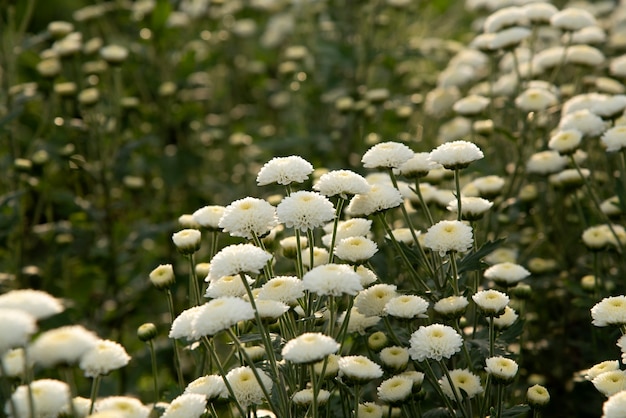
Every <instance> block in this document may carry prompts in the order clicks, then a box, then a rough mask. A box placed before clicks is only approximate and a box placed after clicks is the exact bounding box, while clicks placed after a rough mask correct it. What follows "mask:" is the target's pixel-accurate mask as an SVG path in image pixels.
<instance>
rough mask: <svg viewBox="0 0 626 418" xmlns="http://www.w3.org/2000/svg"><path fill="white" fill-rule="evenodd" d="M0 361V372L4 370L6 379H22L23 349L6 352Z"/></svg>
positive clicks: (0, 357)
mask: <svg viewBox="0 0 626 418" xmlns="http://www.w3.org/2000/svg"><path fill="white" fill-rule="evenodd" d="M0 361H2V367H3V369H2V370H4V372H5V373H6V376H7V377H19V378H22V377H23V376H24V364H25V363H24V361H25V358H24V349H23V348H14V349H12V350H8V351H7V352H6V353H4V355H2V356H0ZM31 363H32V362H31ZM30 366H32V364H30Z"/></svg>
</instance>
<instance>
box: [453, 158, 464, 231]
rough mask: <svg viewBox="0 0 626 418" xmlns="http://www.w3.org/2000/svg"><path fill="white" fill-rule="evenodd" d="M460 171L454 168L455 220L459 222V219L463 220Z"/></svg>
mask: <svg viewBox="0 0 626 418" xmlns="http://www.w3.org/2000/svg"><path fill="white" fill-rule="evenodd" d="M460 177H461V171H460V169H459V168H457V167H455V168H454V186H455V188H456V210H457V215H456V220H457V221H459V222H461V219H462V218H463V216H462V214H461V205H462V203H461V180H460Z"/></svg>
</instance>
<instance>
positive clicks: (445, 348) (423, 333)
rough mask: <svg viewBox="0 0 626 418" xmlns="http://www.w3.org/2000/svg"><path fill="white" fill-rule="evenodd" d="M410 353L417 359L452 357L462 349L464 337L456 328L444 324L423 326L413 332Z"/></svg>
mask: <svg viewBox="0 0 626 418" xmlns="http://www.w3.org/2000/svg"><path fill="white" fill-rule="evenodd" d="M410 345H411V346H410V348H409V354H411V358H412V359H414V360H417V361H424V360H437V361H439V360H441V359H443V358H446V359H448V358H450V357H452V356H453V355H454V354H455V353H458V352H459V351H460V350H461V346H462V345H463V338H462V337H461V336H460V335H459V333H458V332H456V331H455V329H454V328H452V327H449V326H447V325H442V324H432V325H428V326H421V327H419V329H418V330H417V331H415V332H414V333H413V334H411V339H410Z"/></svg>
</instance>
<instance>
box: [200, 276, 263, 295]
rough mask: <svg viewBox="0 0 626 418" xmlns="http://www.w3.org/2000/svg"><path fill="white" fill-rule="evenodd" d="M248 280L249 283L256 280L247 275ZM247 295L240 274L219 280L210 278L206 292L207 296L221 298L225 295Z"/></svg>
mask: <svg viewBox="0 0 626 418" xmlns="http://www.w3.org/2000/svg"><path fill="white" fill-rule="evenodd" d="M246 281H247V282H248V284H249V285H251V284H252V283H254V280H252V278H251V277H250V276H248V275H246ZM245 295H246V286H245V285H244V283H243V280H242V279H241V277H240V276H224V277H220V278H219V279H217V280H210V281H209V286H208V287H207V289H206V292H205V293H204V297H205V298H211V299H215V298H220V297H223V296H234V297H239V298H240V297H243V296H245Z"/></svg>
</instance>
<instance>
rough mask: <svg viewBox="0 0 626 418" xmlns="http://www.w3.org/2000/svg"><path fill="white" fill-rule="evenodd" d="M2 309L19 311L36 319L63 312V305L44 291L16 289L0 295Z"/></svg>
mask: <svg viewBox="0 0 626 418" xmlns="http://www.w3.org/2000/svg"><path fill="white" fill-rule="evenodd" d="M0 308H7V309H19V310H21V311H25V312H27V313H29V314H30V315H32V316H34V317H35V318H36V319H44V318H48V317H50V316H52V315H55V314H58V313H60V312H63V309H64V307H63V304H62V303H61V301H60V300H59V299H57V298H55V297H54V296H52V295H50V294H49V293H46V292H44V291H42V290H34V289H16V290H9V291H8V292H6V293H3V294H1V295H0Z"/></svg>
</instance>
